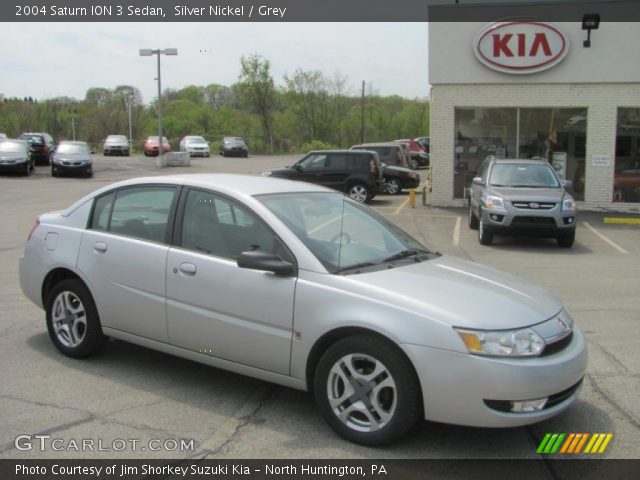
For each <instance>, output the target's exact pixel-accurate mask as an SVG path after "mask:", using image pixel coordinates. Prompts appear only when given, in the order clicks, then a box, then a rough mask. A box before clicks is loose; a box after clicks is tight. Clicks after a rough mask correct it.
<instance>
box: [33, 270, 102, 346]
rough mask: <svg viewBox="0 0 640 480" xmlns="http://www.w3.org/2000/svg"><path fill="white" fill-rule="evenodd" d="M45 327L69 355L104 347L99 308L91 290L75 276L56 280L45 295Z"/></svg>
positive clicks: (55, 341)
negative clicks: (59, 280) (46, 295)
mask: <svg viewBox="0 0 640 480" xmlns="http://www.w3.org/2000/svg"><path fill="white" fill-rule="evenodd" d="M46 310H47V330H48V331H49V336H50V337H51V340H52V341H53V344H54V345H55V346H56V348H57V349H58V350H60V351H61V352H62V353H63V354H65V355H67V356H68V357H75V358H80V357H88V356H89V355H93V354H94V353H97V352H98V351H100V350H101V349H102V347H104V344H105V343H106V341H107V337H105V336H104V334H103V333H102V328H101V326H100V319H99V318H98V311H97V309H96V306H95V303H94V302H93V298H92V297H91V293H90V292H89V290H88V289H87V287H86V286H85V285H84V284H83V283H82V282H81V281H79V280H77V279H67V280H63V281H61V282H60V283H58V284H57V285H56V286H55V287H53V289H52V290H51V292H50V293H49V295H48V297H47V302H46Z"/></svg>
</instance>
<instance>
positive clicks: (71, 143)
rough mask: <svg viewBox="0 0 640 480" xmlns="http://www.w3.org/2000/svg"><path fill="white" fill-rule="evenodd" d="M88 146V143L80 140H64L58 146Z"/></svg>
mask: <svg viewBox="0 0 640 480" xmlns="http://www.w3.org/2000/svg"><path fill="white" fill-rule="evenodd" d="M63 144H64V145H85V146H86V145H87V142H81V141H79V140H62V141H60V142H58V145H63Z"/></svg>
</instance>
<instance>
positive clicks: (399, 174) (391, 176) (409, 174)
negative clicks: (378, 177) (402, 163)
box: [382, 163, 420, 195]
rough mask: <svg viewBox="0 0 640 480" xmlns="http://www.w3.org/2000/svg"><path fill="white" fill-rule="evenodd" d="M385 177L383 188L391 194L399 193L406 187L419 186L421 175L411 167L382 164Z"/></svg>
mask: <svg viewBox="0 0 640 480" xmlns="http://www.w3.org/2000/svg"><path fill="white" fill-rule="evenodd" d="M382 176H383V178H384V186H383V190H384V191H385V192H386V193H389V194H391V195H399V194H400V193H402V190H403V189H405V188H417V187H418V186H419V185H420V175H418V174H417V173H416V172H414V171H413V170H411V169H409V168H403V167H396V166H393V165H386V164H384V163H383V164H382Z"/></svg>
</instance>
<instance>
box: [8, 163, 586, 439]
mask: <svg viewBox="0 0 640 480" xmlns="http://www.w3.org/2000/svg"><path fill="white" fill-rule="evenodd" d="M20 281H21V285H22V289H23V291H24V293H25V294H26V296H27V297H28V298H29V299H31V300H32V301H33V302H34V303H36V304H37V305H39V306H41V307H43V308H44V310H45V311H46V321H47V328H48V330H49V335H50V336H51V340H52V341H53V343H54V344H55V346H56V347H57V348H58V349H59V350H60V351H61V352H62V353H63V354H65V355H68V356H71V357H85V356H88V355H91V354H93V353H95V352H97V351H98V350H100V348H102V347H103V346H104V344H105V342H106V339H107V337H113V338H117V339H121V340H125V341H129V342H133V343H137V344H140V345H143V346H145V347H149V348H154V349H157V350H160V351H163V352H167V353H171V354H175V355H179V356H181V357H184V358H187V359H191V360H195V361H198V362H202V363H205V364H208V365H211V366H214V367H218V368H223V369H227V370H231V371H233V372H237V373H240V374H244V375H249V376H252V377H256V378H260V379H263V380H267V381H271V382H274V383H278V384H281V385H285V386H288V387H293V388H297V389H301V390H308V391H312V392H313V395H314V396H315V400H316V402H317V404H318V407H319V410H320V412H321V413H322V415H323V416H324V418H325V419H326V420H327V422H328V423H329V425H330V426H331V427H332V428H333V429H335V431H336V432H337V433H339V434H340V435H342V436H343V437H345V438H347V439H349V440H351V441H353V442H357V443H361V444H366V445H382V444H385V443H389V442H391V441H393V440H396V439H398V438H399V437H401V436H402V435H403V434H405V433H406V432H407V431H408V430H409V429H410V428H411V427H412V426H413V425H414V424H415V423H416V422H417V420H418V419H419V418H420V417H422V418H425V419H428V420H435V421H439V422H448V423H453V424H462V425H473V426H485V427H511V426H518V425H526V424H530V423H533V422H537V421H540V420H544V419H546V418H549V417H552V416H553V415H556V414H558V413H560V412H562V411H563V410H565V409H566V408H567V407H569V405H571V404H572V403H573V401H574V400H575V399H576V397H577V395H578V393H579V390H580V386H581V382H582V378H583V376H584V374H585V369H586V365H587V350H586V345H585V339H584V337H583V334H582V333H581V332H580V330H579V329H578V328H577V327H576V326H575V325H574V323H573V320H572V318H571V315H570V314H569V313H568V312H567V311H566V310H565V309H564V308H563V306H562V304H561V302H560V301H559V300H558V299H557V298H556V297H555V296H553V295H552V294H551V293H549V292H547V291H545V290H543V289H542V288H540V287H538V286H536V285H534V284H531V283H529V282H527V281H525V280H523V279H521V278H518V277H515V276H512V275H508V274H505V273H501V272H499V271H496V270H493V269H490V268H487V267H483V266H480V265H477V264H475V263H470V262H467V261H463V260H460V259H457V258H452V257H446V256H442V255H440V254H439V253H437V252H433V251H430V250H429V249H427V248H426V247H425V246H423V245H422V244H420V243H419V242H418V241H416V240H415V239H413V238H412V237H411V236H410V235H408V234H407V233H406V232H404V231H403V230H401V229H400V228H398V227H397V226H396V225H394V224H393V223H391V222H390V221H389V220H387V219H386V218H384V217H383V216H381V215H380V214H378V213H376V212H375V211H374V210H372V209H370V208H368V207H366V206H363V205H361V204H358V203H356V202H354V201H351V200H350V199H349V198H348V197H346V196H344V195H343V194H341V193H339V192H335V191H333V190H329V189H326V188H324V187H319V186H315V185H311V184H308V183H298V182H292V181H289V180H281V179H273V178H263V177H249V176H240V175H222V174H220V175H184V176H168V177H153V178H140V179H133V180H127V181H124V182H120V183H116V184H114V185H111V186H107V187H104V188H101V189H100V190H97V191H96V192H94V193H92V194H90V195H88V196H86V197H84V198H82V199H81V200H79V201H78V202H76V203H75V204H73V205H72V206H71V207H69V208H68V209H66V210H64V211H61V212H54V213H48V214H44V215H42V216H40V217H39V218H38V220H37V221H36V222H35V225H34V226H33V229H32V230H31V233H30V234H29V239H28V241H27V244H26V248H25V252H24V256H23V257H22V258H21V260H20Z"/></svg>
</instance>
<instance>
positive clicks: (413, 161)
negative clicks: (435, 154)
mask: <svg viewBox="0 0 640 480" xmlns="http://www.w3.org/2000/svg"><path fill="white" fill-rule="evenodd" d="M409 168H410V169H411V170H417V169H418V161H417V160H416V159H414V158H412V159H411V160H409Z"/></svg>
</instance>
